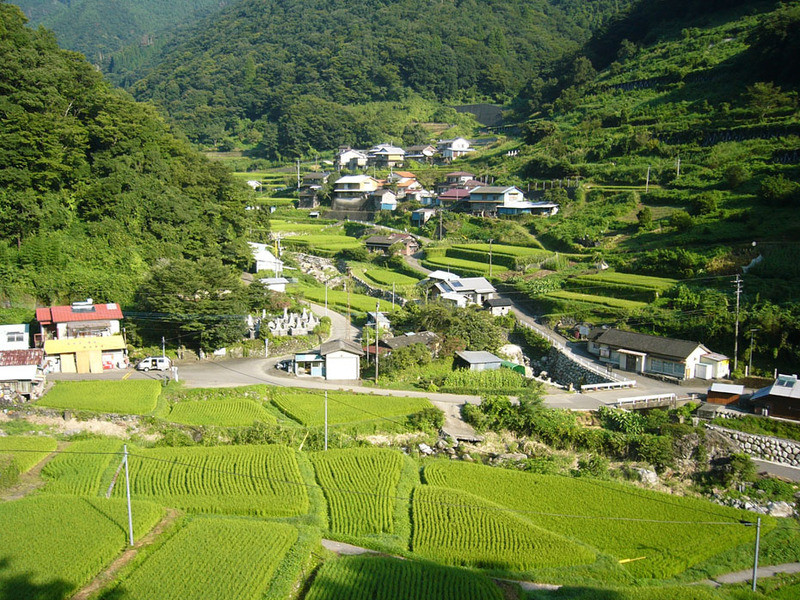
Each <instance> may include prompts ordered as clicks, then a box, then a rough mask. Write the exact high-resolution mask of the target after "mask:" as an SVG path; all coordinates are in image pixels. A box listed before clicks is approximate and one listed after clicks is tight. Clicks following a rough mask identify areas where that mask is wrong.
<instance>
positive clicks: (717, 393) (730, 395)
mask: <svg viewBox="0 0 800 600" xmlns="http://www.w3.org/2000/svg"><path fill="white" fill-rule="evenodd" d="M743 393H744V386H743V385H733V384H730V383H712V384H711V387H710V388H708V394H706V402H710V403H712V404H736V403H738V402H739V399H740V398H741V397H742V394H743Z"/></svg>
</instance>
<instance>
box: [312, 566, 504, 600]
mask: <svg viewBox="0 0 800 600" xmlns="http://www.w3.org/2000/svg"><path fill="white" fill-rule="evenodd" d="M502 597H503V596H502V594H501V593H500V588H498V587H497V586H496V585H495V584H494V583H493V582H492V581H491V580H490V579H488V578H486V577H484V576H482V575H479V574H477V573H472V572H470V571H465V570H462V569H454V568H448V567H442V566H439V565H432V564H430V563H420V562H414V561H410V560H399V559H396V558H384V557H378V556H353V557H348V558H340V559H338V560H331V561H328V562H326V563H325V564H324V565H323V566H322V568H321V569H320V570H319V573H318V574H317V576H316V577H315V578H314V583H313V585H312V586H311V589H310V590H309V592H308V595H307V596H306V599H307V600H429V599H431V598H436V599H437V600H464V599H465V598H480V599H481V600H501V598H502Z"/></svg>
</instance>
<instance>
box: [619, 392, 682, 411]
mask: <svg viewBox="0 0 800 600" xmlns="http://www.w3.org/2000/svg"><path fill="white" fill-rule="evenodd" d="M677 403H678V396H677V395H676V394H653V395H651V396H633V397H631V398H620V399H618V400H617V401H616V402H613V403H611V404H610V405H609V406H615V407H617V408H628V409H635V408H650V407H656V406H675V405H677Z"/></svg>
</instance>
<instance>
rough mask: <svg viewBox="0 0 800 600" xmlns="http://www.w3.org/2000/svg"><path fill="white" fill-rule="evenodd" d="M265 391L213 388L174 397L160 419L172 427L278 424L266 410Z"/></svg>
mask: <svg viewBox="0 0 800 600" xmlns="http://www.w3.org/2000/svg"><path fill="white" fill-rule="evenodd" d="M265 391H266V388H264V389H263V390H262V389H260V388H259V387H248V388H213V389H195V390H186V391H181V392H179V393H175V394H171V395H170V397H169V399H168V405H167V407H166V411H164V412H163V414H160V415H159V416H160V417H161V418H163V419H164V420H165V421H169V422H171V423H180V424H184V425H199V426H218V427H245V426H248V425H253V424H254V423H270V424H274V423H276V422H277V419H276V418H275V415H273V414H272V413H271V412H270V411H268V410H267V409H266V408H265V407H264V402H265V401H266V400H267V396H266V393H265Z"/></svg>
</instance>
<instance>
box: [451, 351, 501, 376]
mask: <svg viewBox="0 0 800 600" xmlns="http://www.w3.org/2000/svg"><path fill="white" fill-rule="evenodd" d="M502 365H503V359H502V358H500V357H499V356H495V355H494V354H492V353H491V352H484V351H480V352H475V351H470V350H462V351H461V352H456V356H455V360H454V361H453V368H455V369H469V370H470V371H494V370H495V369H499V368H500V367H501V366H502Z"/></svg>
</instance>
